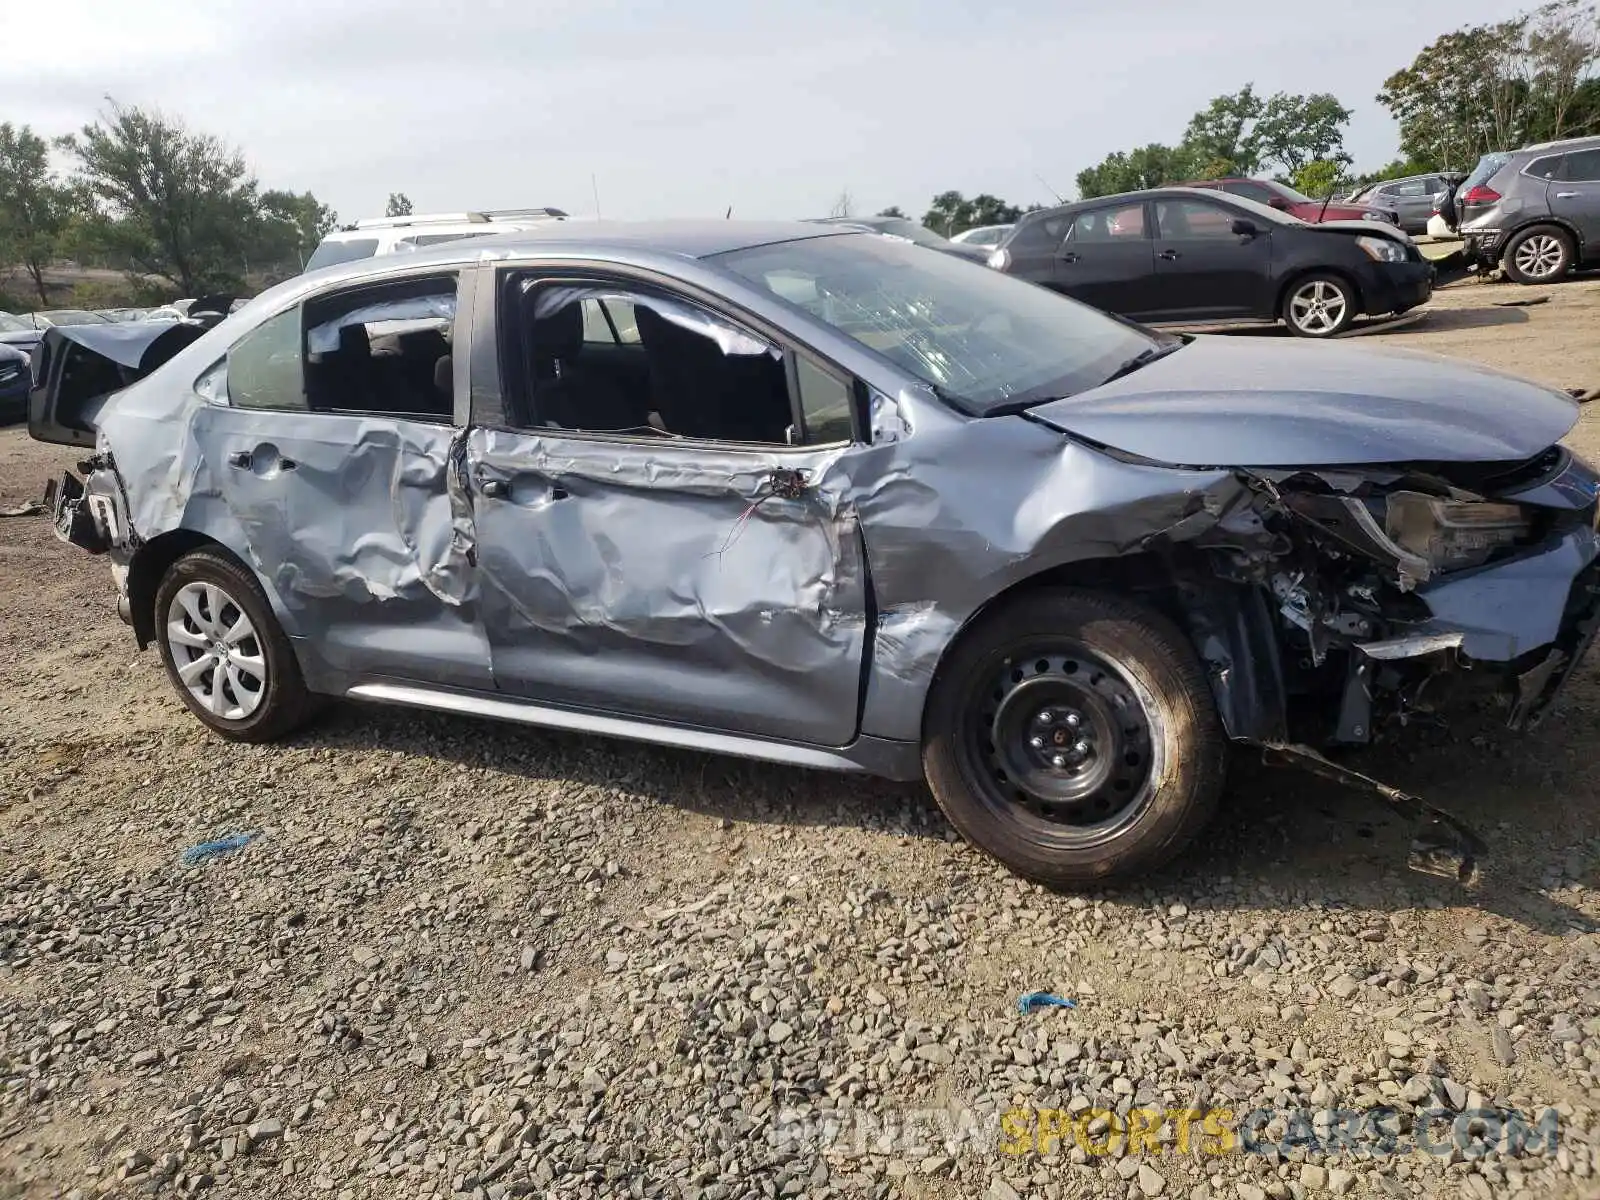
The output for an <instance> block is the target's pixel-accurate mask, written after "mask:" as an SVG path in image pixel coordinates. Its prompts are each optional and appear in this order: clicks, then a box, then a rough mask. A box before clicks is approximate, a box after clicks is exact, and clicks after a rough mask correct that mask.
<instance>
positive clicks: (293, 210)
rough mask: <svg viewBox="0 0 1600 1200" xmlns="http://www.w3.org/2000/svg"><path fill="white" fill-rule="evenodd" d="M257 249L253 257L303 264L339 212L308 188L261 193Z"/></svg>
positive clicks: (335, 222) (337, 217)
mask: <svg viewBox="0 0 1600 1200" xmlns="http://www.w3.org/2000/svg"><path fill="white" fill-rule="evenodd" d="M260 220H261V225H262V229H263V232H262V236H261V239H260V242H261V247H262V248H261V249H260V250H258V251H257V252H256V257H258V258H260V259H262V260H263V261H267V262H274V263H287V262H294V263H296V264H297V265H298V266H301V267H303V266H305V261H306V259H307V258H308V257H309V256H310V254H311V252H312V251H313V250H315V249H316V248H317V243H318V242H320V241H322V239H323V237H324V236H325V235H326V234H327V233H328V232H329V231H330V230H331V229H332V228H333V227H334V226H335V225H337V224H338V223H339V214H338V213H336V212H334V211H333V209H331V208H329V207H328V206H327V205H326V204H323V203H322V202H321V201H320V200H318V199H317V198H316V197H315V196H313V195H312V194H311V193H310V192H302V193H300V194H299V195H296V194H295V193H293V192H282V191H270V192H262V193H261V215H260Z"/></svg>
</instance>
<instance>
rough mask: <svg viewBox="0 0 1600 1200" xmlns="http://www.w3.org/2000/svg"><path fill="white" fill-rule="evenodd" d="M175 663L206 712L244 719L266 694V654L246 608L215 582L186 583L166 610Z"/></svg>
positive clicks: (183, 680) (187, 685) (169, 638)
mask: <svg viewBox="0 0 1600 1200" xmlns="http://www.w3.org/2000/svg"><path fill="white" fill-rule="evenodd" d="M167 643H168V645H169V646H170V647H171V650H172V663H173V667H174V668H175V669H176V670H177V673H178V679H179V680H180V681H181V682H182V684H183V686H184V687H185V688H187V689H188V691H189V695H191V696H192V697H194V699H195V701H196V702H197V703H198V704H199V705H200V706H201V707H202V708H204V709H205V710H206V711H207V712H209V713H211V714H212V715H214V716H218V717H221V718H222V719H224V720H227V721H242V720H244V719H245V718H246V717H248V716H250V714H251V713H253V712H255V711H256V709H257V708H259V707H260V705H261V701H262V699H263V698H264V697H265V696H266V693H267V658H266V654H265V652H264V650H263V648H262V645H261V640H260V638H259V637H258V636H257V635H256V628H255V626H254V625H253V624H252V623H251V621H250V618H249V617H248V616H247V615H246V614H245V611H244V609H242V608H240V607H239V604H238V602H237V601H235V600H234V598H233V597H232V596H230V595H228V593H227V592H226V591H224V590H223V589H222V588H220V587H218V586H217V585H216V584H214V583H186V584H184V585H183V587H181V588H179V589H178V591H177V592H176V593H174V595H173V597H172V602H171V604H170V605H169V606H168V608H167Z"/></svg>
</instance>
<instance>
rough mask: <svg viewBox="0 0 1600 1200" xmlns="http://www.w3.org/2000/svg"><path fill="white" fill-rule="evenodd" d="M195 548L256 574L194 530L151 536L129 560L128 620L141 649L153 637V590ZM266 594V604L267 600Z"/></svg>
mask: <svg viewBox="0 0 1600 1200" xmlns="http://www.w3.org/2000/svg"><path fill="white" fill-rule="evenodd" d="M195 550H208V551H210V552H211V553H213V554H218V555H221V556H222V557H224V558H227V559H229V560H231V561H232V562H234V563H235V564H236V565H238V566H239V567H241V568H243V569H244V570H246V571H249V572H250V574H251V575H253V576H256V578H257V581H258V582H259V579H260V577H259V575H257V573H256V571H255V568H253V567H252V566H251V565H250V564H249V563H247V562H246V561H245V560H244V559H242V558H240V557H239V555H237V554H235V553H234V552H233V551H232V550H230V549H229V548H228V547H227V546H225V545H224V544H223V543H221V542H219V541H217V539H216V538H213V537H209V536H207V535H206V534H203V533H199V532H196V531H195V530H193V529H173V530H169V531H168V532H166V533H163V534H160V535H159V536H157V537H153V538H151V539H150V540H149V541H147V542H145V543H144V544H143V545H141V546H140V547H139V549H138V550H137V551H136V552H135V553H134V555H133V558H132V559H131V560H129V562H128V621H129V624H131V625H132V626H133V636H134V639H135V641H137V642H138V645H139V649H141V650H143V649H145V648H146V647H147V646H149V645H150V644H151V643H152V642H154V641H155V637H156V591H157V589H159V588H160V587H161V581H162V579H163V578H165V577H166V574H167V572H168V571H169V570H171V569H172V564H173V563H175V562H177V561H178V560H179V559H180V558H182V557H183V556H184V555H186V554H189V553H192V552H193V551H195ZM270 602H271V601H270V593H269V603H270Z"/></svg>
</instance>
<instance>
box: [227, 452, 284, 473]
mask: <svg viewBox="0 0 1600 1200" xmlns="http://www.w3.org/2000/svg"><path fill="white" fill-rule="evenodd" d="M261 462H262V467H261V470H262V474H265V475H270V474H272V473H273V470H274V468H276V469H277V470H279V471H292V470H294V469H295V468H296V467H297V466H299V465H300V464H299V463H297V462H295V461H294V459H292V458H284V457H283V456H282V455H281V454H278V453H277V452H276V451H274V450H272V449H271V448H270V447H269V448H268V451H267V454H266V456H265V457H264V458H263V459H262V460H261ZM228 465H229V466H230V467H233V468H234V469H235V470H239V471H250V470H254V469H255V465H256V456H255V455H254V454H252V453H251V452H250V451H248V450H235V451H234V452H233V453H232V454H230V455H228Z"/></svg>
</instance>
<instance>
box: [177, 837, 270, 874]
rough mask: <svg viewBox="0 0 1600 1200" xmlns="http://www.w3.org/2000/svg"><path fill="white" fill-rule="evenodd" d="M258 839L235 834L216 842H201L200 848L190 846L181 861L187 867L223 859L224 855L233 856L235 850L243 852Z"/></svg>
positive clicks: (180, 857)
mask: <svg viewBox="0 0 1600 1200" xmlns="http://www.w3.org/2000/svg"><path fill="white" fill-rule="evenodd" d="M255 838H256V835H255V834H253V833H235V834H231V835H229V836H228V837H225V838H218V839H217V840H216V841H214V842H201V843H200V844H199V845H198V846H190V847H189V848H188V849H187V850H185V851H184V852H183V853H182V854H181V855H179V856H178V857H179V861H181V862H182V863H183V865H184V866H186V867H192V866H194V865H195V864H196V863H203V862H208V861H210V860H211V859H213V858H221V857H222V856H223V855H224V854H232V853H233V852H234V851H235V850H242V849H243V848H244V847H246V846H248V845H249V844H250V843H251V842H253V841H254V840H255Z"/></svg>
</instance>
